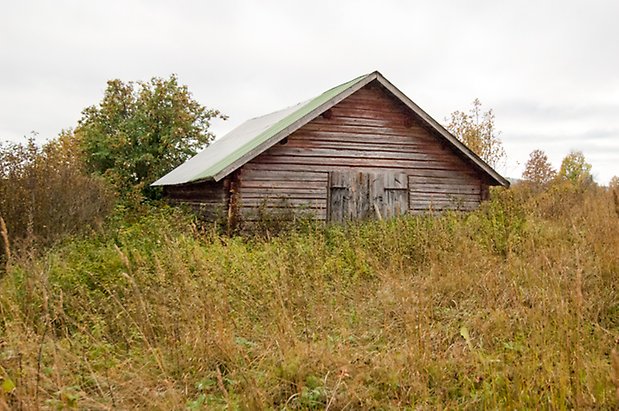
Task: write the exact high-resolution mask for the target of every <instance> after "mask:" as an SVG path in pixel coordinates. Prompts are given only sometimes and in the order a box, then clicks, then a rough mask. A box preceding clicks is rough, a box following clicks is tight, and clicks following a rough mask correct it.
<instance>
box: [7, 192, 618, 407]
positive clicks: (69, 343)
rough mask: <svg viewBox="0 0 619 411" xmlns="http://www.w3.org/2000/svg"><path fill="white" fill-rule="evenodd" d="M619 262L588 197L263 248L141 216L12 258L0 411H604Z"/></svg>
mask: <svg viewBox="0 0 619 411" xmlns="http://www.w3.org/2000/svg"><path fill="white" fill-rule="evenodd" d="M553 190H554V191H553ZM618 250H619V215H617V214H616V213H615V210H614V203H613V200H612V195H611V193H610V192H608V191H605V190H604V189H601V188H595V187H594V188H590V189H588V190H585V191H581V190H577V189H573V188H571V187H567V186H565V187H555V188H552V189H551V190H550V191H548V192H544V193H537V194H536V193H531V192H529V191H528V190H526V189H524V188H518V187H516V188H515V189H513V190H508V191H504V192H496V193H494V196H493V199H492V201H490V202H488V203H486V204H484V205H483V207H482V208H481V209H480V210H478V211H476V212H473V213H470V214H445V215H443V216H441V217H406V218H400V219H396V220H390V221H383V222H367V223H363V224H358V225H350V226H347V227H339V226H333V227H326V228H325V227H321V226H317V225H312V224H308V225H306V226H304V227H299V228H298V229H296V230H292V231H289V232H286V233H283V234H280V235H279V236H275V237H273V238H270V239H261V238H260V237H226V236H221V235H219V234H218V232H217V230H216V229H215V228H213V229H211V228H210V227H208V226H207V227H206V228H201V229H198V228H197V226H196V224H195V223H194V222H193V220H192V219H191V218H190V217H188V216H185V215H183V214H180V213H179V212H178V211H173V210H159V211H156V212H153V213H151V215H149V216H147V217H144V218H142V219H140V220H138V221H136V222H133V223H131V224H129V223H126V224H122V225H120V227H116V228H115V229H111V228H110V229H109V230H107V231H104V232H102V233H99V234H96V235H90V236H83V237H79V238H73V239H72V240H71V241H66V242H65V243H63V244H60V245H57V246H55V247H54V248H53V249H52V250H51V251H49V252H48V253H47V254H46V255H45V256H44V257H42V258H36V259H29V260H23V261H15V262H14V263H13V264H12V266H11V267H10V269H9V272H8V273H7V276H5V278H3V279H2V280H1V283H0V289H1V290H2V292H1V294H0V379H2V382H0V408H1V407H5V408H16V409H19V408H22V409H35V408H37V407H51V408H53V407H58V408H63V407H67V408H70V407H76V408H83V409H128V408H134V407H141V408H146V409H269V408H276V409H332V410H335V409H372V408H375V409H398V408H406V407H409V408H414V409H436V408H448V409H456V408H457V409H483V408H491V409H496V408H507V409H527V408H529V409H531V408H535V409H539V408H541V409H572V408H600V409H611V408H614V407H618V406H619V398H617V394H616V391H617V388H618V386H617V385H616V384H619V383H617V381H618V380H619V375H617V374H616V373H617V372H619V371H617V370H616V368H617V365H616V364H617V361H619V360H617V359H616V354H615V357H613V356H612V355H611V352H612V350H613V349H617V348H618V347H617V345H618V344H619V253H618V252H617V251H618ZM611 357H613V358H615V359H614V360H611ZM612 361H614V364H615V371H614V372H615V374H613V366H612V365H611V363H612Z"/></svg>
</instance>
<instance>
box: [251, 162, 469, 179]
mask: <svg viewBox="0 0 619 411" xmlns="http://www.w3.org/2000/svg"><path fill="white" fill-rule="evenodd" d="M363 164H364V165H363V166H355V167H351V166H348V165H342V164H341V163H338V164H331V165H324V164H298V163H284V162H281V163H256V162H251V163H248V164H247V165H245V166H244V168H247V169H252V170H255V171H259V170H277V169H285V170H288V171H294V170H299V171H333V170H347V169H352V170H355V171H359V172H379V171H380V170H389V171H400V172H403V173H406V174H408V175H409V176H411V175H412V176H432V177H440V178H450V177H453V176H454V175H457V174H461V173H466V172H468V170H466V171H457V172H456V174H454V170H445V169H429V168H426V167H427V166H428V165H427V164H424V163H416V164H412V165H411V164H407V165H408V166H409V167H403V166H402V165H401V164H399V163H398V164H396V163H391V162H380V164H379V163H378V162H375V163H374V164H372V165H368V164H365V163H363Z"/></svg>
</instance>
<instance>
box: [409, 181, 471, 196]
mask: <svg viewBox="0 0 619 411" xmlns="http://www.w3.org/2000/svg"><path fill="white" fill-rule="evenodd" d="M409 190H410V192H411V193H437V194H439V193H447V194H449V193H451V194H463V195H476V196H479V193H480V192H481V190H480V187H479V186H477V187H476V186H475V185H453V184H436V185H430V184H423V185H421V184H410V183H409Z"/></svg>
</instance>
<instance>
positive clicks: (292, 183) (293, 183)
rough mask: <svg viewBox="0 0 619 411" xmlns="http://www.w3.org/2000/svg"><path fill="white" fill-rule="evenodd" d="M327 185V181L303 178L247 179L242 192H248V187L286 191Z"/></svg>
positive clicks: (320, 187) (322, 187)
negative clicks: (305, 179)
mask: <svg viewBox="0 0 619 411" xmlns="http://www.w3.org/2000/svg"><path fill="white" fill-rule="evenodd" d="M326 187H327V181H326V180H325V181H302V180H288V181H280V180H274V181H266V180H245V181H243V185H242V186H241V189H240V191H241V192H247V189H254V190H261V191H268V190H271V191H286V190H288V189H290V190H295V189H308V190H315V189H324V188H326Z"/></svg>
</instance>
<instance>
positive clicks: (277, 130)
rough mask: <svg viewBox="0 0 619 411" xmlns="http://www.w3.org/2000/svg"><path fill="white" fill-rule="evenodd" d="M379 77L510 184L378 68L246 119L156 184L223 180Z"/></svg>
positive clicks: (417, 112)
mask: <svg viewBox="0 0 619 411" xmlns="http://www.w3.org/2000/svg"><path fill="white" fill-rule="evenodd" d="M374 80H376V81H378V82H379V83H380V84H381V85H382V86H383V87H384V88H385V89H386V90H387V91H389V92H390V93H391V94H392V95H393V96H395V97H396V98H397V99H398V100H400V101H401V102H402V103H404V105H406V106H407V107H408V108H409V109H410V110H411V111H412V112H413V113H414V114H415V115H416V116H417V117H418V118H419V119H421V121H423V122H424V123H425V124H427V125H428V126H429V127H430V128H431V129H433V130H434V131H436V132H437V134H438V135H439V136H440V137H442V138H444V139H445V140H446V142H447V143H449V145H450V146H452V148H454V149H455V150H456V151H457V152H459V153H461V154H463V156H464V157H465V158H467V159H468V160H470V162H471V163H472V164H473V165H475V166H476V168H478V169H479V170H480V171H482V172H483V173H484V174H486V175H488V176H489V177H490V178H491V179H492V180H493V181H495V182H496V184H499V185H502V186H506V187H507V186H509V182H508V181H507V180H506V179H505V178H503V177H502V176H501V175H499V174H498V173H497V172H496V171H495V170H494V169H493V168H492V167H490V166H489V165H488V164H487V163H485V162H484V161H483V160H482V159H481V158H479V156H477V155H476V154H475V153H473V152H472V151H471V150H470V149H469V148H468V147H466V146H465V145H464V144H463V143H462V142H460V141H459V140H458V139H457V138H455V137H454V136H453V135H452V134H451V133H449V132H448V131H447V130H446V129H445V128H444V127H443V126H441V125H440V124H439V123H438V122H437V121H436V120H434V119H433V118H432V117H430V116H429V115H428V114H427V113H426V112H425V111H423V110H422V109H421V108H420V107H419V106H417V105H416V104H415V103H414V102H413V101H412V100H410V99H409V98H408V97H407V96H406V95H404V94H403V93H402V92H401V91H400V90H398V89H397V88H396V87H395V86H394V85H393V84H391V83H390V82H389V81H388V80H387V79H385V78H384V77H383V76H382V75H381V74H380V73H379V72H377V71H375V72H373V73H371V74H367V75H364V76H361V77H357V78H356V79H354V80H351V81H349V82H347V83H344V84H342V85H340V86H337V87H334V88H332V89H330V90H328V91H326V92H325V93H323V94H321V95H320V96H318V97H316V98H314V99H312V100H309V101H307V102H304V103H299V104H297V105H295V106H292V107H289V108H287V109H284V110H281V111H277V112H274V113H271V114H267V115H266V116H262V117H257V118H254V119H251V120H248V121H246V122H245V123H243V124H241V125H240V126H239V127H237V128H235V129H234V130H232V131H231V132H230V133H228V134H226V135H225V136H224V137H222V138H221V139H219V140H216V141H215V142H213V143H212V144H211V145H209V146H208V147H207V148H205V149H204V150H203V151H202V152H200V153H198V154H197V155H195V156H194V157H192V158H191V159H189V160H187V161H186V162H185V163H183V164H181V165H180V166H179V167H177V168H175V169H174V170H172V171H171V172H170V173H168V174H166V175H165V176H163V177H162V178H160V179H159V180H157V181H155V182H154V183H153V185H154V186H165V185H177V184H186V183H191V182H197V181H204V180H214V181H219V180H221V179H222V178H224V177H226V176H227V175H229V174H230V173H232V172H233V171H235V170H236V169H238V168H240V167H241V166H243V165H244V164H245V163H247V162H248V161H250V160H252V159H253V158H255V157H257V156H258V155H260V154H261V153H263V152H264V151H266V150H267V149H269V148H270V147H272V146H273V145H275V144H277V143H278V142H279V141H281V140H283V139H284V138H286V137H287V136H289V135H290V134H292V133H293V132H295V131H296V130H298V129H299V128H301V127H303V126H304V125H305V124H307V123H309V122H310V121H311V120H313V119H314V118H316V117H318V116H319V115H320V114H322V113H324V112H325V111H327V110H328V109H330V108H331V107H333V106H335V105H336V104H338V103H339V102H340V101H342V100H344V99H345V98H347V97H348V96H350V95H351V94H353V93H355V92H356V91H357V90H359V89H361V88H363V87H364V86H366V85H367V84H369V83H370V82H372V81H374Z"/></svg>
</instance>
